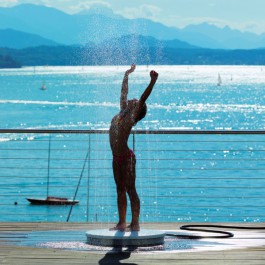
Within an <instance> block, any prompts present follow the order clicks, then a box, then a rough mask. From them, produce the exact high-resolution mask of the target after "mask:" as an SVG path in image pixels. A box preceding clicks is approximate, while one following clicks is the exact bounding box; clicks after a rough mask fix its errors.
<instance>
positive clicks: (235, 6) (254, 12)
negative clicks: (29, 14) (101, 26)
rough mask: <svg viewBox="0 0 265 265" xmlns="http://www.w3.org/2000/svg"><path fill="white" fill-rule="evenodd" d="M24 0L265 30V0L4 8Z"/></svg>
mask: <svg viewBox="0 0 265 265" xmlns="http://www.w3.org/2000/svg"><path fill="white" fill-rule="evenodd" d="M22 3H33V4H41V5H46V6H50V7H54V8H57V9H59V10H62V11H64V12H66V13H69V14H75V13H78V12H80V11H83V10H84V9H89V8H91V7H92V6H95V5H102V6H104V7H108V8H111V9H112V10H113V11H114V13H116V14H120V15H122V16H124V17H127V18H147V19H151V20H153V21H157V22H161V23H163V24H165V25H167V26H173V27H177V28H183V27H185V26H186V25H189V24H199V23H203V22H208V23H211V24H214V25H216V26H218V27H224V26H226V25H227V26H230V27H231V28H233V29H239V30H241V31H250V32H254V33H257V34H261V33H264V32H265V15H264V10H265V0H149V1H147V0H146V1H145V0H132V1H131V0H0V7H10V6H14V5H17V4H22ZM0 19H1V18H0Z"/></svg>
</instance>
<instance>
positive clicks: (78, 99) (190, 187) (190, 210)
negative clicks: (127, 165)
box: [0, 66, 265, 222]
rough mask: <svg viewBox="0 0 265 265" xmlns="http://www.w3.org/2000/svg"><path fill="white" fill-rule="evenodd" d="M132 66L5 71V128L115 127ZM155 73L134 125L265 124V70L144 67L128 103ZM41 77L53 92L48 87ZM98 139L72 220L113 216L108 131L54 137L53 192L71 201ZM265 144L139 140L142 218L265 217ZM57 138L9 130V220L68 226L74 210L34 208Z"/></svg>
mask: <svg viewBox="0 0 265 265" xmlns="http://www.w3.org/2000/svg"><path fill="white" fill-rule="evenodd" d="M126 69H127V67H124V66H122V67H121V66H120V67H116V66H98V67H94V66H93V67H81V66H80V67H50V66H44V67H26V68H22V69H7V70H1V72H0V89H1V95H0V111H1V116H0V122H1V128H2V129H14V128H23V129H25V128H27V129H81V130H83V129H93V130H97V129H108V128H109V125H110V121H111V119H112V117H113V116H114V115H115V114H116V113H117V112H118V111H119V96H120V89H121V82H122V78H123V74H124V71H125V70H126ZM152 69H154V70H156V71H157V72H158V73H159V79H158V82H157V84H156V86H155V88H154V90H153V92H152V94H151V96H150V98H149V99H148V102H147V105H148V114H147V116H146V117H145V119H144V120H143V121H141V122H140V123H139V124H138V125H137V126H136V128H135V129H145V130H149V129H151V130H264V117H265V116H264V114H265V97H264V85H265V68H264V69H263V67H261V66H149V67H147V66H139V67H137V68H136V71H135V73H133V74H132V75H131V76H130V78H129V96H128V97H129V98H139V96H140V95H141V93H142V91H143V90H144V89H145V87H146V86H147V85H148V83H149V80H150V77H149V71H150V70H152ZM218 74H220V76H221V81H222V84H221V85H220V86H218V85H217V82H218ZM43 84H45V85H46V88H47V89H46V90H41V89H40V88H41V86H42V85H43ZM89 137H90V139H89ZM89 141H91V143H93V147H92V151H91V157H90V158H91V162H90V165H89V166H90V170H89V173H85V174H86V176H85V177H83V178H82V181H81V186H80V189H79V190H78V194H77V199H78V200H80V203H79V205H77V206H75V207H74V210H73V214H72V217H71V221H97V222H115V221H116V219H117V209H116V202H115V200H116V199H115V186H114V183H113V178H112V169H111V154H110V150H109V144H108V135H107V134H104V135H92V136H88V135H77V136H69V135H61V134H60V135H52V144H51V145H52V147H51V148H52V153H51V156H52V157H51V161H52V163H51V165H50V166H51V168H50V172H49V174H50V181H51V183H50V184H51V188H50V192H52V193H53V194H51V195H58V194H59V195H60V196H67V197H73V194H74V192H75V189H76V186H77V183H78V180H79V177H80V174H81V171H82V167H83V165H84V159H85V157H86V153H87V145H88V142H89ZM263 142H264V138H263V136H262V135H256V136H253V135H252V136H222V137H220V136H207V135H204V136H201V135H193V136H189V135H181V136H180V135H169V136H163V135H150V136H146V135H136V153H137V160H138V162H137V175H138V177H137V185H138V191H139V195H140V198H141V206H142V210H141V221H142V222H145V221H146V222H148V221H223V222H224V221H240V222H244V221H245V222H246V221H250V222H254V221H255V222H258V221H264V218H265V210H264V207H263V205H264V203H263V202H264V198H265V197H264V195H263V194H264V188H265V179H264V177H263V175H264V174H263V173H264V165H265V164H264V162H263V161H264V160H263V157H264V156H263V155H264V153H263V151H264V150H265V148H264V147H263V145H264V143H263ZM48 144H49V136H48V135H34V136H32V135H30V136H28V135H18V134H0V157H1V160H0V161H1V162H0V168H1V176H0V184H1V186H0V196H1V210H0V214H1V215H0V216H1V217H0V221H65V219H66V217H67V214H68V213H69V206H68V207H61V206H58V207H54V206H33V205H30V204H28V203H27V201H26V199H25V198H26V197H38V196H39V197H45V195H46V194H45V192H46V183H47V153H48V150H47V146H48ZM130 145H132V139H130ZM37 149H38V150H37ZM66 149H68V152H66ZM76 149H77V150H79V151H78V152H76V151H75V153H73V150H76ZM15 150H24V151H23V152H21V151H20V152H17V151H15ZM32 150H34V151H32ZM62 150H63V151H64V152H62ZM69 150H71V152H70V151H69ZM255 150H258V151H255ZM62 158H63V160H62V161H59V160H60V159H62ZM72 158H75V159H72ZM77 161H78V162H77ZM246 161H247V162H246ZM77 163H78V164H77ZM87 166H88V165H87V164H85V167H87ZM205 169H206V170H205ZM86 172H87V171H86ZM224 174H225V175H224ZM88 175H89V177H88ZM87 194H89V199H88V197H87ZM257 198H258V200H257ZM14 202H16V203H17V204H16V205H14ZM242 212H243V214H242Z"/></svg>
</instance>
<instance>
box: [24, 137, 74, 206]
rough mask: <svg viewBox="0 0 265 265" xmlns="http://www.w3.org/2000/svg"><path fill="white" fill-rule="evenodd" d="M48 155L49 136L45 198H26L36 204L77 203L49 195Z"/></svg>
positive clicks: (49, 155)
mask: <svg viewBox="0 0 265 265" xmlns="http://www.w3.org/2000/svg"><path fill="white" fill-rule="evenodd" d="M50 157H51V137H49V153H48V176H47V197H46V198H26V199H27V200H28V201H29V202H30V203H31V204H38V205H74V204H77V203H79V201H76V200H69V199H67V198H63V197H55V196H49V186H50Z"/></svg>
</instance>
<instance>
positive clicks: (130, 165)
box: [126, 157, 140, 231]
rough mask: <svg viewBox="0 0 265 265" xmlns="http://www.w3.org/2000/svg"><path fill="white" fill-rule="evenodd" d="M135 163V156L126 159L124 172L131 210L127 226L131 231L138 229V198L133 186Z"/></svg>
mask: <svg viewBox="0 0 265 265" xmlns="http://www.w3.org/2000/svg"><path fill="white" fill-rule="evenodd" d="M135 165H136V160H135V157H131V158H130V160H128V161H127V163H126V172H127V177H126V191H127V193H128V195H129V198H130V202H131V211H132V221H131V224H130V225H129V227H128V228H129V229H130V230H132V231H139V230H140V225H139V215H140V199H139V196H138V194H137V191H136V187H135V179H136V173H135Z"/></svg>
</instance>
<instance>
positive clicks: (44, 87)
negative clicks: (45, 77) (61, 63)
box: [40, 81, 47, 90]
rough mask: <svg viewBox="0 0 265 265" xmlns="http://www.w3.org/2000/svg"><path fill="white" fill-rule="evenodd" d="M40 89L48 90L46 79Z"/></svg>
mask: <svg viewBox="0 0 265 265" xmlns="http://www.w3.org/2000/svg"><path fill="white" fill-rule="evenodd" d="M40 89H41V90H46V89H47V87H46V84H45V82H44V81H43V82H42V85H41V88H40Z"/></svg>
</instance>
